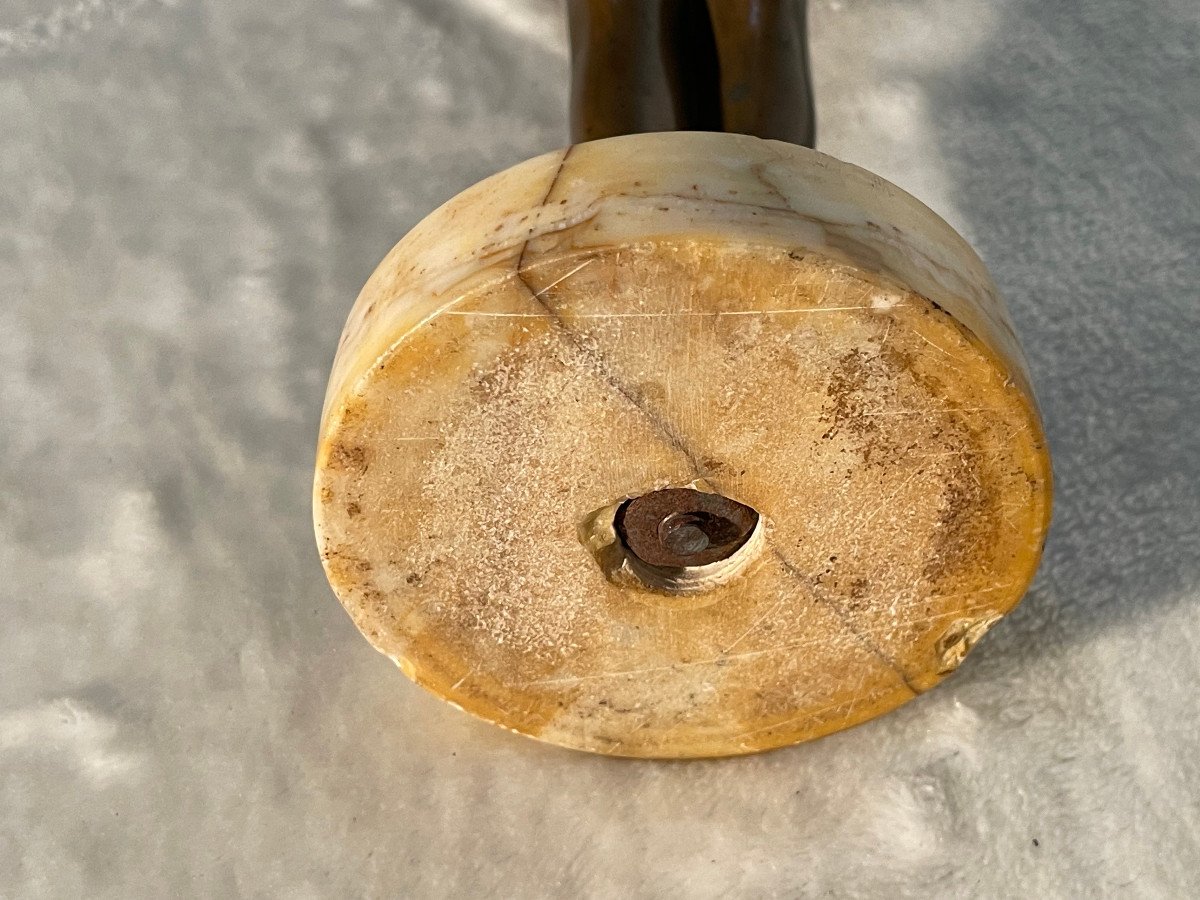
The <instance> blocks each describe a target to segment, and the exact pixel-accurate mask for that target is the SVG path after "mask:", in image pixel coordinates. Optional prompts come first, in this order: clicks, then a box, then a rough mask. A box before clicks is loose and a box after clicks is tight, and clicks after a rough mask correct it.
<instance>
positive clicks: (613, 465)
mask: <svg viewBox="0 0 1200 900" xmlns="http://www.w3.org/2000/svg"><path fill="white" fill-rule="evenodd" d="M689 484H691V485H696V486H698V487H699V488H700V489H702V490H706V491H710V492H715V493H720V494H723V495H725V496H728V497H731V498H733V499H735V500H738V501H739V502H742V503H745V504H747V505H750V506H752V507H754V509H756V510H757V511H758V512H759V514H760V515H761V516H762V519H763V526H764V530H763V545H764V546H763V549H762V551H761V552H760V553H758V554H757V556H756V557H755V558H754V559H753V560H752V561H751V562H750V563H748V564H747V565H746V566H745V567H744V568H743V569H742V570H741V571H740V572H739V573H738V574H737V576H736V577H734V578H731V579H727V580H723V581H721V582H720V583H714V584H713V585H712V587H711V588H710V589H709V590H706V591H703V592H701V593H696V594H689V595H688V596H680V595H673V594H669V593H664V592H662V591H661V590H655V589H651V588H647V586H645V585H643V584H639V583H636V581H633V582H631V581H630V580H628V579H626V580H618V579H613V578H611V577H607V576H606V572H605V571H604V570H603V568H602V567H601V566H600V565H599V564H598V563H597V561H596V558H595V557H594V556H593V554H592V552H591V551H590V550H589V548H588V546H586V543H587V539H586V536H585V535H584V534H583V532H582V530H581V529H582V527H583V525H584V523H586V522H587V521H589V517H591V516H594V514H595V513H596V511H597V510H600V509H604V508H606V507H610V506H612V505H613V504H615V503H618V502H620V501H621V500H622V499H624V498H628V497H633V496H637V495H640V494H643V493H646V492H648V491H651V490H655V489H657V488H661V487H666V486H679V485H689ZM1049 490H1050V488H1049V471H1048V457H1047V455H1046V452H1045V449H1044V445H1043V438H1042V432H1041V425H1040V422H1039V420H1038V416H1037V412H1036V406H1035V404H1034V402H1033V400H1032V397H1031V395H1030V393H1029V390H1028V379H1027V376H1026V373H1025V370H1024V367H1023V363H1022V358H1021V355H1020V350H1019V348H1018V347H1017V345H1016V343H1015V339H1014V338H1013V336H1012V331H1011V327H1010V326H1009V324H1008V320H1007V316H1006V314H1005V311H1004V307H1003V304H1002V303H1001V302H1000V301H999V299H998V298H997V297H996V295H995V291H994V289H993V287H992V284H991V282H990V280H989V279H988V277H987V274H986V272H985V271H984V269H983V266H982V264H981V263H980V262H979V260H978V258H977V257H976V256H975V255H974V253H973V252H972V251H971V250H970V248H969V247H968V246H967V245H966V244H965V243H964V242H963V241H962V240H961V239H960V238H959V237H958V236H957V235H955V234H954V232H953V231H952V230H951V229H950V228H949V226H947V225H946V224H945V223H944V222H942V221H941V220H940V219H938V218H937V217H936V216H935V215H934V214H933V213H931V212H930V211H929V210H928V209H926V208H925V207H923V206H922V205H921V204H919V203H918V202H917V201H915V200H913V199H912V198H911V197H908V196H907V195H905V194H903V193H902V192H901V191H899V190H898V189H896V188H895V187H893V186H891V185H889V184H887V183H886V182H883V181H882V180H881V179H878V178H876V177H874V176H871V175H870V174H869V173H866V172H863V171H862V170H860V169H857V168H855V167H852V166H849V165H846V164H844V163H840V162H838V161H836V160H833V159H832V158H830V157H827V156H824V155H821V154H819V153H815V152H813V151H808V150H804V149H801V148H794V147H789V146H787V145H783V144H779V143H775V142H765V141H759V140H757V139H754V138H748V137H743V136H734V135H709V134H670V135H647V136H635V137H626V138H617V139H613V140H609V141H600V142H595V143H592V144H584V145H579V146H576V147H573V148H569V149H567V150H564V151H560V152H558V153H554V154H548V155H546V156H543V157H539V158H538V159H535V160H532V161H530V162H527V163H524V164H522V165H520V166H517V167H516V168H514V169H511V170H508V171H507V172H504V173H501V174H499V175H497V176H495V177H493V178H491V179H488V180H486V181H484V182H482V183H481V184H479V185H476V186H475V187H474V188H471V189H469V190H468V191H466V192H464V193H463V194H462V195H460V196H459V197H457V198H455V199H454V200H452V201H450V203H448V204H447V205H445V206H444V207H442V208H441V209H440V210H438V211H437V212H435V213H434V214H432V215H431V216H430V217H429V218H428V219H427V220H426V221H425V222H423V223H422V224H421V225H420V226H418V227H417V228H416V229H414V231H413V232H412V233H411V234H410V235H409V236H408V237H407V238H405V240H404V241H402V242H401V243H400V244H399V245H398V246H397V247H396V249H395V250H393V251H392V253H391V254H389V256H388V257H387V259H385V260H384V262H383V263H382V264H381V266H380V268H379V270H378V271H377V272H376V273H375V275H373V276H372V278H371V280H370V282H369V283H368V284H367V286H366V288H365V289H364V291H363V294H362V296H361V297H360V298H359V301H358V303H357V304H356V306H355V309H354V311H353V313H352V315H351V318H350V321H349V323H348V324H347V328H346V334H345V336H344V338H343V342H342V345H341V347H340V349H339V354H338V358H337V361H336V362H335V366H334V374H333V377H332V380H331V384H330V388H329V394H328V397H327V400H326V410H325V420H324V424H323V430H322V436H321V446H320V451H319V458H318V470H317V478H316V485H315V491H316V520H317V531H318V541H319V544H320V547H321V552H322V557H323V559H324V561H325V566H326V570H327V573H328V575H329V577H330V581H331V583H332V584H333V586H334V589H335V590H336V591H337V593H338V595H339V597H340V598H341V600H342V602H343V603H344V604H345V605H346V608H347V609H348V611H349V612H350V614H351V616H352V617H353V618H354V621H355V622H356V624H357V625H358V626H359V628H360V629H361V630H362V631H363V632H364V634H366V636H367V637H368V639H370V640H371V642H372V643H373V644H374V645H375V646H376V647H377V648H379V649H380V650H381V651H383V652H384V653H386V654H388V655H389V656H391V657H392V658H393V659H395V660H396V661H397V662H398V663H399V665H400V667H401V668H402V669H403V670H404V672H405V673H406V674H407V675H409V676H410V677H412V678H413V679H415V680H416V681H417V682H419V683H420V684H422V685H424V686H425V687H427V688H429V689H430V690H432V691H434V692H435V693H437V694H439V695H440V696H442V697H444V698H446V699H447V700H450V701H451V702H453V703H455V704H457V705H459V706H461V707H462V708H464V709H466V710H468V711H470V712H473V713H475V714H477V715H480V716H482V717H484V718H486V719H489V720H491V721H494V722H496V723H498V724H501V725H503V726H505V727H508V728H511V729H513V730H516V731H519V732H521V733H524V734H528V735H531V736H534V737H538V738H541V739H544V740H547V741H550V742H553V743H557V744H561V745H564V746H569V747H576V748H580V749H585V750H591V751H595V752H601V753H611V754H619V755H631V756H667V757H686V756H715V755H728V754H738V753H746V752H753V751H757V750H762V749H767V748H771V747H776V746H780V745H783V744H788V743H794V742H796V741H799V740H804V739H807V738H811V737H815V736H818V735H820V734H824V733H828V732H830V731H834V730H838V729H840V728H844V727H847V726H848V725H852V724H855V723H857V722H859V721H862V720H864V719H866V718H869V717H871V716H873V715H876V714H878V713H880V712H883V711H886V710H888V709H891V708H893V707H895V706H897V705H899V704H900V703H903V702H904V701H906V700H908V699H911V698H912V697H914V696H916V695H917V694H918V693H920V692H922V691H924V690H926V689H928V688H929V687H931V686H933V685H934V684H936V683H937V681H939V680H940V679H941V678H942V677H944V676H945V675H946V674H948V673H949V672H952V671H953V670H954V668H956V667H957V665H958V664H959V663H960V662H961V660H962V658H963V657H964V656H965V654H966V652H967V650H968V649H969V648H970V647H971V646H972V645H973V644H974V642H975V641H976V640H978V638H979V637H980V636H982V634H983V632H984V631H986V629H987V627H989V626H990V625H991V624H992V623H994V622H995V621H996V620H997V619H998V618H999V617H1000V616H1002V615H1003V614H1004V613H1005V612H1007V611H1008V610H1009V609H1011V607H1012V606H1013V605H1014V604H1015V603H1016V602H1017V601H1018V600H1019V599H1020V597H1021V595H1022V594H1023V593H1024V591H1025V588H1026V587H1027V585H1028V583H1029V581H1030V579H1031V578H1032V575H1033V572H1034V570H1035V568H1036V564H1037V560H1038V558H1039V556H1040V553H1041V546H1042V540H1043V537H1044V532H1045V527H1046V524H1047V520H1048V514H1049Z"/></svg>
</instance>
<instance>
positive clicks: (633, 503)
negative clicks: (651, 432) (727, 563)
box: [613, 488, 758, 569]
mask: <svg viewBox="0 0 1200 900" xmlns="http://www.w3.org/2000/svg"><path fill="white" fill-rule="evenodd" d="M613 524H614V525H615V526H616V530H617V535H618V536H619V537H620V538H621V542H622V543H623V544H624V545H625V548H626V550H628V551H629V552H630V553H631V554H633V555H634V556H636V557H637V558H638V559H640V560H641V561H642V562H644V563H646V564H647V565H650V566H657V567H661V568H671V569H683V568H690V567H695V566H706V565H709V564H710V563H715V562H719V561H721V560H723V559H728V558H729V557H730V556H732V555H733V554H734V553H736V552H737V551H738V550H739V549H741V548H742V547H743V546H744V545H745V543H746V541H748V540H749V539H750V536H751V535H752V534H753V533H754V528H755V526H756V525H758V513H757V512H755V511H754V510H753V509H751V508H750V507H749V506H746V505H745V504H743V503H738V502H737V501H736V500H730V499H729V498H728V497H722V496H721V495H720V494H706V493H704V492H703V491H697V490H694V489H692V488H665V489H663V490H661V491H651V492H650V493H649V494H643V495H642V496H640V497H634V498H632V499H630V500H626V501H625V502H624V503H622V504H621V506H620V508H619V509H618V510H617V514H616V519H615V521H614V523H613Z"/></svg>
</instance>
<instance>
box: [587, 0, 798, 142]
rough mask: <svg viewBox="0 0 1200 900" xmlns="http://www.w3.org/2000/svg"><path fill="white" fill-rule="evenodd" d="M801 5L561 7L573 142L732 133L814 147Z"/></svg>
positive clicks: (618, 1)
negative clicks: (567, 34)
mask: <svg viewBox="0 0 1200 900" xmlns="http://www.w3.org/2000/svg"><path fill="white" fill-rule="evenodd" d="M806 12H807V0H568V13H569V20H570V30H571V58H572V66H571V70H572V78H571V133H572V139H573V140H575V141H586V140H595V139H596V138H602V137H612V136H614V135H618V134H635V133H638V132H646V131H730V132H737V133H742V134H753V135H757V136H758V137H763V138H777V139H779V140H784V141H790V142H791V143H793V144H802V145H804V146H806V147H811V146H813V142H814V136H815V120H814V112H813V100H812V89H811V81H810V77H809V67H808V40H807V29H806Z"/></svg>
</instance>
